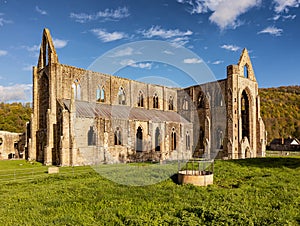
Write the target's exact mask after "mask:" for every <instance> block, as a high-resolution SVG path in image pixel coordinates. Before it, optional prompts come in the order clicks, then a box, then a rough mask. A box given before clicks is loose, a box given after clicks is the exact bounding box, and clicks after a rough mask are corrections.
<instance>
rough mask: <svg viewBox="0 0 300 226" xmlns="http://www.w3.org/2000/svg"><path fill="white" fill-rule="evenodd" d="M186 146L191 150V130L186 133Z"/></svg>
mask: <svg viewBox="0 0 300 226" xmlns="http://www.w3.org/2000/svg"><path fill="white" fill-rule="evenodd" d="M185 144H186V145H185V148H186V150H190V148H191V147H190V144H191V139H190V134H189V132H186V135H185Z"/></svg>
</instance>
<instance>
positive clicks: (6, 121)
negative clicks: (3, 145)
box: [0, 103, 31, 133]
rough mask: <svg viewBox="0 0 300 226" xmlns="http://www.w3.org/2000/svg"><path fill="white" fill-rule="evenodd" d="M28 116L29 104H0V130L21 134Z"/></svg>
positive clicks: (29, 111) (29, 113) (29, 112)
mask: <svg viewBox="0 0 300 226" xmlns="http://www.w3.org/2000/svg"><path fill="white" fill-rule="evenodd" d="M30 115H31V107H30V103H26V104H21V103H12V104H7V103H0V130H5V131H9V132H16V133H23V132H24V131H25V127H26V122H28V121H29V120H30Z"/></svg>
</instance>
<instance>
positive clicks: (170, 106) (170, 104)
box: [169, 96, 174, 110]
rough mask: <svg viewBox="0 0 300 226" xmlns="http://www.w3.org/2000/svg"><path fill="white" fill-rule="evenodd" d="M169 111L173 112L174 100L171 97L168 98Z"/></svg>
mask: <svg viewBox="0 0 300 226" xmlns="http://www.w3.org/2000/svg"><path fill="white" fill-rule="evenodd" d="M169 110H174V100H173V97H172V96H170V98H169Z"/></svg>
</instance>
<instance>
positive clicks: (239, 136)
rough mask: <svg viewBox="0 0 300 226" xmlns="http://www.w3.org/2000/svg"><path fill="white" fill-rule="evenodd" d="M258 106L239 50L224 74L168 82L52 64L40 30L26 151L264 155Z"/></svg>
mask: <svg viewBox="0 0 300 226" xmlns="http://www.w3.org/2000/svg"><path fill="white" fill-rule="evenodd" d="M259 107H260V105H259V96H258V85H257V82H256V80H255V76H254V72H253V68H252V65H251V61H250V58H249V55H248V52H247V50H244V51H243V53H242V55H241V58H240V61H239V63H238V64H237V65H230V66H228V67H227V79H224V80H220V81H216V82H212V83H208V84H201V85H197V86H193V87H188V88H185V89H181V88H169V87H165V86H160V85H153V84H146V83H142V82H138V81H133V80H129V79H125V78H120V77H116V76H111V75H107V74H102V73H98V72H93V71H88V70H84V69H80V68H76V67H72V66H68V65H63V64H60V63H59V61H58V57H57V54H56V51H55V48H54V45H53V42H52V39H51V36H50V33H49V31H48V30H47V29H45V30H44V32H43V38H42V43H41V49H40V56H39V61H38V65H37V67H34V68H33V114H32V117H31V122H30V124H29V130H28V136H27V147H28V148H27V154H28V158H29V159H35V160H37V161H40V162H43V163H44V164H47V165H48V164H49V165H50V164H54V165H62V166H64V165H89V164H96V163H101V162H106V163H114V162H131V161H147V160H149V161H161V160H176V159H178V158H180V159H182V158H184V159H188V158H190V157H191V156H192V154H194V155H197V156H201V157H207V158H212V157H215V156H218V157H222V158H246V157H257V156H264V155H265V130H264V124H263V121H262V119H261V117H260V113H259V112H260V109H259ZM218 115H223V116H225V120H224V119H223V120H222V117H217V116H218ZM195 122H197V123H195Z"/></svg>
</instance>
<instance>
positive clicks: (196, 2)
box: [179, 0, 261, 30]
mask: <svg viewBox="0 0 300 226" xmlns="http://www.w3.org/2000/svg"><path fill="white" fill-rule="evenodd" d="M179 2H180V3H186V4H188V5H189V6H190V8H189V12H190V13H191V14H195V13H196V14H199V13H207V12H212V14H211V16H210V17H209V20H210V21H211V22H212V23H215V24H217V25H218V26H219V27H220V29H222V30H224V29H226V28H230V27H231V28H236V27H238V26H240V25H241V22H240V21H239V20H238V17H239V16H240V15H242V14H243V13H245V12H247V11H248V10H249V9H251V8H253V7H255V6H259V5H260V4H261V0H238V1H237V0H181V1H179Z"/></svg>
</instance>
